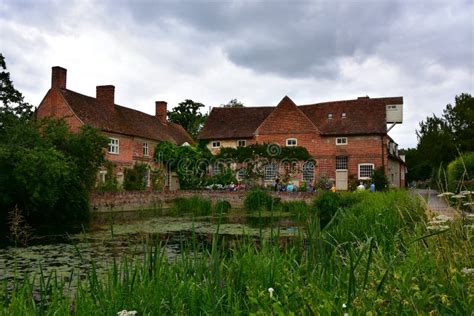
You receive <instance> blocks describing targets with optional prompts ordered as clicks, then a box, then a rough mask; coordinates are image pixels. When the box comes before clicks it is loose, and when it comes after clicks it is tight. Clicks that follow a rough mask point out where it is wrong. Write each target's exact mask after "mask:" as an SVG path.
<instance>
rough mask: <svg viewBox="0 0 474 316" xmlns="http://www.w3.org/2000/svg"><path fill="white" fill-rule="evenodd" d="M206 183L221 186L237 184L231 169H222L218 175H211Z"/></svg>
mask: <svg viewBox="0 0 474 316" xmlns="http://www.w3.org/2000/svg"><path fill="white" fill-rule="evenodd" d="M207 183H209V184H221V185H228V184H231V183H234V184H235V183H237V178H236V177H235V173H234V171H233V170H232V169H231V168H223V169H222V170H221V172H220V173H219V174H216V175H213V176H211V177H210V178H209V179H207Z"/></svg>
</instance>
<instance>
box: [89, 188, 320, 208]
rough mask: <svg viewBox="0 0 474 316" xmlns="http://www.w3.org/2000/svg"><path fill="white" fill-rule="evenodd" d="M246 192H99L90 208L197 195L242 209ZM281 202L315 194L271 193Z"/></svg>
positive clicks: (147, 204) (146, 204)
mask: <svg viewBox="0 0 474 316" xmlns="http://www.w3.org/2000/svg"><path fill="white" fill-rule="evenodd" d="M245 194H246V192H243V191H239V192H227V191H175V192H157V191H137V192H100V193H93V194H92V195H91V201H90V206H91V210H92V211H94V212H121V211H134V210H140V209H153V208H156V207H165V208H166V207H169V206H170V203H171V202H172V201H173V200H174V199H177V198H189V197H191V196H193V195H199V196H202V197H205V198H210V199H211V200H213V201H214V202H216V201H220V200H224V201H228V202H229V203H230V204H231V205H232V207H234V208H242V207H243V203H244V199H245ZM271 194H272V195H273V196H275V197H278V198H280V199H281V200H282V201H296V200H304V201H306V202H308V203H310V202H311V201H312V200H313V198H314V197H315V193H309V192H294V193H288V192H278V193H277V192H271Z"/></svg>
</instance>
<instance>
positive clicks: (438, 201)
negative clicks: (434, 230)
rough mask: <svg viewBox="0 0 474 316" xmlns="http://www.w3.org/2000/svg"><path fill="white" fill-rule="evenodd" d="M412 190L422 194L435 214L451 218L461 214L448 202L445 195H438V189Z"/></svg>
mask: <svg viewBox="0 0 474 316" xmlns="http://www.w3.org/2000/svg"><path fill="white" fill-rule="evenodd" d="M412 192H413V193H414V194H417V195H419V196H421V197H422V198H423V199H424V200H425V201H426V203H427V204H428V208H429V210H430V211H431V213H432V214H433V215H434V216H437V215H445V216H448V217H451V218H454V217H456V216H459V213H458V212H457V211H456V210H455V209H454V208H452V207H451V206H449V205H448V203H446V199H445V198H444V197H438V192H437V191H436V190H421V189H414V190H412Z"/></svg>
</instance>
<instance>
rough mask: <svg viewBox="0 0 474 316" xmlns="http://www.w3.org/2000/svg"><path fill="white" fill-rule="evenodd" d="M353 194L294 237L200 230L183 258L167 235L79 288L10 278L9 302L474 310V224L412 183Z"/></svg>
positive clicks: (146, 309) (42, 311)
mask: <svg viewBox="0 0 474 316" xmlns="http://www.w3.org/2000/svg"><path fill="white" fill-rule="evenodd" d="M352 196H356V197H355V198H353V199H352V200H351V202H350V203H346V204H343V203H341V200H339V207H338V209H337V211H336V213H335V215H334V217H333V218H332V219H331V221H330V222H329V223H328V224H327V225H326V226H325V227H324V228H323V229H321V228H320V225H319V217H318V216H316V215H315V214H318V213H314V211H311V210H312V207H310V206H308V207H307V209H306V210H307V212H308V216H307V218H306V221H305V225H304V229H301V230H300V232H299V233H296V235H297V236H295V237H294V238H293V239H291V240H289V241H288V240H286V242H282V240H281V238H279V236H278V234H276V235H275V236H273V238H271V239H268V240H262V241H261V242H256V241H252V240H250V239H246V238H243V239H242V240H241V241H240V242H237V243H234V244H233V246H230V248H229V247H228V248H225V247H224V245H225V244H224V243H221V239H218V238H214V239H213V243H212V247H211V249H199V246H198V244H197V243H194V242H191V243H190V246H189V248H188V249H187V251H184V253H183V254H182V255H180V256H179V257H177V258H176V259H175V260H174V262H169V261H168V258H167V257H166V255H165V254H164V253H163V252H161V248H160V245H156V246H153V247H150V250H149V252H148V253H147V255H145V257H144V258H136V257H135V258H133V257H132V258H121V259H119V260H117V262H116V263H115V264H113V265H111V266H110V267H109V271H108V273H107V275H105V276H98V275H97V273H96V272H95V270H94V269H92V270H91V271H90V273H89V275H88V278H87V279H85V280H82V281H79V282H78V284H77V288H76V290H75V291H74V293H71V291H69V289H68V287H69V286H70V284H67V283H65V282H64V281H61V280H57V279H56V278H55V277H54V275H53V276H43V275H41V276H36V278H39V279H40V282H39V283H40V287H39V288H36V287H35V289H33V285H32V284H33V283H34V278H33V279H32V278H30V280H29V281H22V282H18V283H17V284H14V287H13V288H10V289H9V288H8V286H7V284H3V286H1V287H0V314H6V315H17V314H38V315H53V314H54V315H66V314H73V315H91V314H99V315H114V314H116V313H117V312H118V311H121V310H124V309H125V310H129V311H130V310H136V311H137V312H138V315H153V314H249V313H251V314H257V315H259V314H279V315H288V314H291V313H295V314H311V313H313V314H325V315H326V314H342V312H343V307H342V306H343V304H346V306H347V311H348V312H349V313H350V314H359V313H363V312H371V313H372V314H374V313H381V314H428V313H431V314H435V315H436V314H440V315H441V314H451V315H468V314H469V313H470V312H471V311H472V310H474V282H472V281H473V274H472V272H470V271H472V270H469V269H472V265H473V262H474V260H473V259H474V258H473V256H474V255H473V254H474V251H473V247H472V246H473V236H472V228H469V227H467V226H463V225H462V223H461V222H457V221H455V222H452V223H451V224H450V225H449V228H447V229H446V228H442V229H443V230H434V231H433V230H428V229H427V227H426V222H425V215H424V214H425V213H424V212H425V209H424V206H423V205H422V203H421V202H420V201H418V200H416V199H413V198H411V197H410V196H409V194H408V193H406V192H404V191H390V192H385V193H375V194H362V195H357V194H356V193H354V194H352ZM346 199H350V198H349V197H346ZM314 204H315V205H317V204H318V202H317V201H316V202H315V203H314ZM344 205H346V206H344ZM300 208H301V205H300V206H299V207H298V209H300ZM469 229H471V230H469ZM278 241H279V242H278ZM196 252H200V253H201V254H200V255H198V256H196V255H194V254H195V253H196ZM270 288H271V289H273V291H271V290H270V291H269V289H270ZM64 292H69V294H68V295H64Z"/></svg>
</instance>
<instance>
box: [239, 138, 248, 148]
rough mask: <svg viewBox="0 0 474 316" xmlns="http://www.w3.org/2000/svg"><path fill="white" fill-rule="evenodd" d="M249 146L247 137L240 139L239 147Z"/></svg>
mask: <svg viewBox="0 0 474 316" xmlns="http://www.w3.org/2000/svg"><path fill="white" fill-rule="evenodd" d="M245 146H247V141H246V140H245V139H239V140H238V141H237V147H245Z"/></svg>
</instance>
